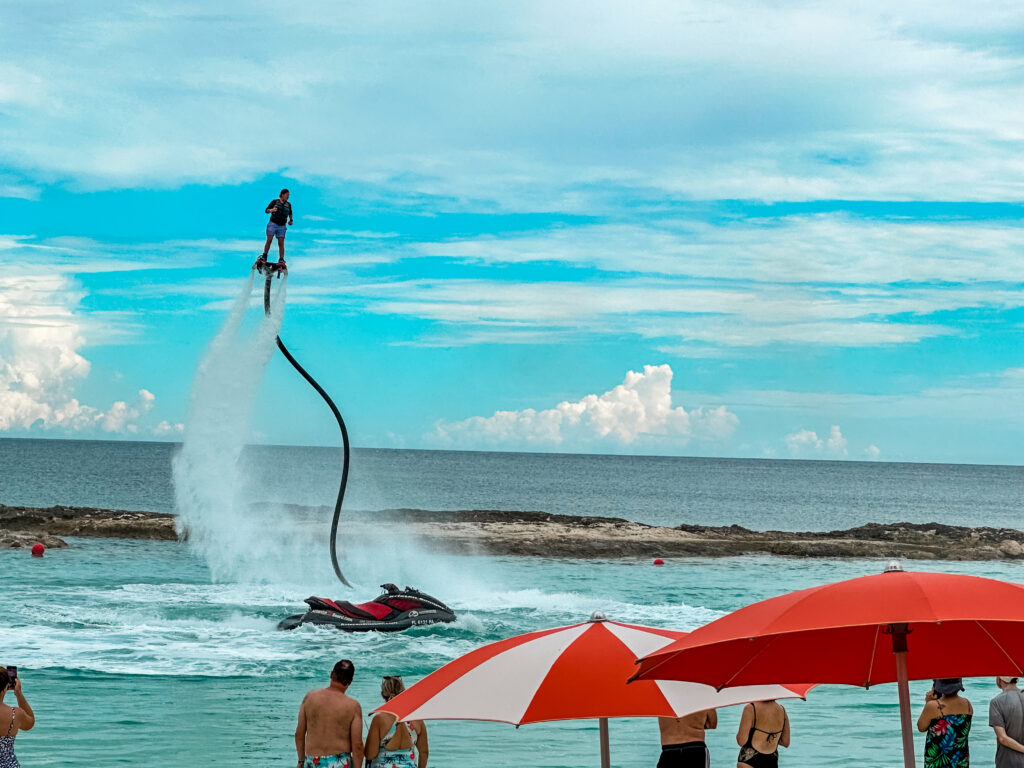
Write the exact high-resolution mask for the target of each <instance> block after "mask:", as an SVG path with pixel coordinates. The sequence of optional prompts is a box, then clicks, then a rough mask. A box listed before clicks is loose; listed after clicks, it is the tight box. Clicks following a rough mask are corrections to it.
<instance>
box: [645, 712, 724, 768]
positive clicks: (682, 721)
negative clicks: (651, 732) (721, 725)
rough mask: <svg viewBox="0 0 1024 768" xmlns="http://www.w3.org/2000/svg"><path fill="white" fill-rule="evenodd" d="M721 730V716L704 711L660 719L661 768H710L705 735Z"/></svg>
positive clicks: (659, 765) (659, 766) (659, 764)
mask: <svg viewBox="0 0 1024 768" xmlns="http://www.w3.org/2000/svg"><path fill="white" fill-rule="evenodd" d="M717 727H718V713H717V712H715V710H713V709H704V710H701V711H700V712H694V713H693V714H691V715H684V716H683V717H659V718H658V728H660V729H661V757H660V758H659V759H658V768H707V766H708V764H709V763H710V761H711V756H710V753H709V752H708V745H707V744H705V743H704V731H711V730H714V729H715V728H717Z"/></svg>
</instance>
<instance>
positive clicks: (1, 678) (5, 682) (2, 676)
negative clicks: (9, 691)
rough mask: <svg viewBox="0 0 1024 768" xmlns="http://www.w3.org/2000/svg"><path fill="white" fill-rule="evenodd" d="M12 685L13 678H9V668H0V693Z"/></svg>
mask: <svg viewBox="0 0 1024 768" xmlns="http://www.w3.org/2000/svg"><path fill="white" fill-rule="evenodd" d="M10 684H11V678H10V677H8V676H7V667H0V691H2V690H3V689H4V688H6V687H7V686H9V685H10Z"/></svg>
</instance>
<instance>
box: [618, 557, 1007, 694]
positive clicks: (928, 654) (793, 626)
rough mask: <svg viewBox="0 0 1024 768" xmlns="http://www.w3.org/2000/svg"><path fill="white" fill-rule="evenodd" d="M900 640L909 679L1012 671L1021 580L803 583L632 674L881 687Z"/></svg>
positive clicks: (891, 672)
mask: <svg viewBox="0 0 1024 768" xmlns="http://www.w3.org/2000/svg"><path fill="white" fill-rule="evenodd" d="M902 640H905V642H906V646H907V647H906V650H907V651H908V653H906V655H905V658H906V662H907V669H908V678H909V679H911V680H921V679H927V678H934V677H975V676H981V675H996V674H1007V675H1009V674H1019V673H1020V672H1021V671H1022V670H1024V586H1021V585H1018V584H1011V583H1008V582H1004V581H997V580H995V579H986V578H981V577H977V576H960V575H955V574H944V573H914V572H904V571H893V572H886V573H882V574H877V575H874V576H863V577H861V578H857V579H850V580H848V581H841V582H837V583H835V584H826V585H824V586H820V587H812V588H811V589H804V590H800V591H799V592H791V593H789V594H786V595H781V596H779V597H774V598H771V599H769V600H763V601H761V602H759V603H754V604H753V605H749V606H747V607H746V608H740V609H739V610H737V611H734V612H733V613H730V614H728V615H726V616H723V617H722V618H720V619H718V620H716V621H713V622H711V623H710V624H707V625H705V626H703V627H701V628H700V629H697V630H695V631H694V632H692V633H690V634H689V635H688V636H686V637H684V638H681V639H679V640H677V641H675V642H673V643H672V644H671V645H668V646H665V647H664V648H661V649H659V650H657V651H654V652H653V653H650V654H648V655H647V656H646V657H644V658H643V659H641V660H640V666H639V671H638V672H637V674H636V677H637V678H638V679H641V680H645V679H659V680H691V681H695V682H701V683H706V684H708V685H712V686H715V687H721V686H739V685H756V684H759V683H765V682H768V681H772V680H789V681H792V682H800V683H845V684H849V685H863V686H868V685H875V684H878V683H890V682H894V681H895V680H896V679H897V672H896V662H895V654H894V653H893V651H894V650H900V648H899V647H894V643H895V646H899V644H900V643H901V641H902Z"/></svg>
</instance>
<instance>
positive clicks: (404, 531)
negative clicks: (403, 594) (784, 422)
mask: <svg viewBox="0 0 1024 768" xmlns="http://www.w3.org/2000/svg"><path fill="white" fill-rule="evenodd" d="M280 511H281V513H282V514H285V515H292V516H294V517H295V518H296V520H299V521H301V522H303V523H304V524H313V525H317V526H322V527H323V529H324V535H326V527H327V523H328V521H329V520H330V513H331V510H330V509H329V508H326V507H298V506H288V507H285V508H284V509H281V510H280ZM342 531H343V535H344V537H345V538H346V539H347V540H348V541H350V542H365V541H370V540H373V539H379V538H381V537H389V538H394V537H410V538H414V539H415V540H417V541H419V542H422V543H426V544H429V545H430V546H433V547H435V548H437V549H441V550H445V551H449V552H456V553H473V552H485V553H490V554H497V555H520V556H533V557H558V558H567V557H571V558H618V557H644V558H646V557H659V556H660V557H729V556H735V555H751V554H768V555H780V556H787V557H830V558H833V557H834V558H839V557H864V558H875V559H880V558H886V559H888V558H900V559H912V560H1000V559H1010V560H1024V531H1020V530H1016V529H1012V528H969V527H965V526H953V525H943V524H940V523H927V524H917V523H885V524H882V523H869V524H867V525H862V526H858V527H856V528H849V529H846V530H840V531H755V530H751V529H749V528H743V527H741V526H738V525H730V526H706V525H680V526H677V527H674V528H670V527H663V526H654V525H645V524H644V523H636V522H632V521H629V520H624V519H621V518H615V517H577V516H572V515H555V514H549V513H547V512H508V511H501V510H479V509H473V510H456V511H428V510H417V509H389V510H382V511H373V512H365V511H364V512H352V511H346V512H345V514H344V515H343V517H342ZM61 536H83V537H111V538H126V539H158V540H174V539H177V534H176V531H175V527H174V517H173V516H172V515H165V514H158V513H155V512H141V511H128V510H116V509H93V508H84V507H63V506H57V507H48V508H46V509H38V508H32V507H9V506H3V505H0V548H9V547H21V546H31V545H32V543H34V542H35V541H42V542H43V543H44V544H46V545H47V546H48V547H51V546H58V547H59V546H61V545H62V544H63V542H62V541H61V540H60V539H59V537H61ZM47 537H48V538H47ZM48 542H49V543H48Z"/></svg>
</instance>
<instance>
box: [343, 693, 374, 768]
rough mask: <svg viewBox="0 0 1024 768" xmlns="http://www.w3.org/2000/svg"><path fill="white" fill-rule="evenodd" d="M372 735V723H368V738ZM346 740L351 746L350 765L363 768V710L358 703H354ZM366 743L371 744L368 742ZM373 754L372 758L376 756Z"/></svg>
mask: <svg viewBox="0 0 1024 768" xmlns="http://www.w3.org/2000/svg"><path fill="white" fill-rule="evenodd" d="M374 720H376V718H374ZM372 735H373V723H370V733H369V734H368V737H369V736H372ZM348 738H349V741H350V742H351V744H352V764H353V765H354V767H355V768H363V755H364V754H365V752H364V750H363V708H362V706H361V705H360V704H359V702H358V701H357V702H356V714H355V717H353V718H352V725H351V726H350V729H349V734H348ZM367 743H372V742H369V741H368V742H367ZM378 746H379V745H378ZM373 754H374V756H376V755H377V753H376V752H374V753H373Z"/></svg>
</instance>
